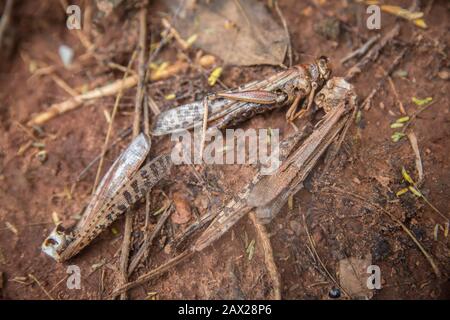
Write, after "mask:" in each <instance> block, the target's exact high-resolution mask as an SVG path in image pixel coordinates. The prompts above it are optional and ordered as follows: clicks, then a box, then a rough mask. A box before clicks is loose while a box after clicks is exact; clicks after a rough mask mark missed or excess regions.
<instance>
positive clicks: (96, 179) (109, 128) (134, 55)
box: [92, 50, 136, 193]
mask: <svg viewBox="0 0 450 320" xmlns="http://www.w3.org/2000/svg"><path fill="white" fill-rule="evenodd" d="M135 57H136V50H134V52H133V54H132V55H131V59H130V61H129V62H128V66H127V71H125V73H124V75H123V79H125V78H126V77H127V75H128V70H130V69H131V66H132V65H133V62H134V59H135ZM122 84H123V83H122ZM123 90H124V86H123V85H122V86H121V87H120V89H119V92H118V93H117V96H116V101H115V102H114V107H113V111H112V114H111V121H110V122H109V125H108V131H107V132H106V137H105V141H104V142H103V147H102V151H101V154H100V162H99V164H98V168H97V173H96V175H95V180H94V185H93V186H92V193H94V192H95V189H96V188H97V184H98V181H99V179H100V173H101V171H102V167H103V161H104V158H105V154H106V151H107V149H108V144H109V138H110V136H111V132H112V127H113V123H114V119H115V118H116V114H117V109H118V108H119V103H120V100H121V99H122V95H123Z"/></svg>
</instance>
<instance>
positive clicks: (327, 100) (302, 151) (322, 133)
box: [114, 77, 357, 294]
mask: <svg viewBox="0 0 450 320" xmlns="http://www.w3.org/2000/svg"><path fill="white" fill-rule="evenodd" d="M356 98H357V97H356V94H355V92H354V89H353V86H352V85H351V84H350V83H348V82H347V81H346V80H345V79H344V78H339V77H334V78H332V79H330V80H328V81H327V83H326V84H325V86H324V87H323V88H322V89H321V90H320V91H319V92H318V93H317V95H316V97H315V100H314V102H315V104H316V107H317V108H318V109H323V110H324V112H325V116H324V117H323V118H322V120H321V121H320V122H319V123H318V124H316V126H315V127H314V130H312V133H310V132H311V130H310V129H305V130H302V131H299V132H296V133H294V134H293V135H291V136H289V137H287V138H286V139H284V140H283V141H282V142H281V145H280V158H281V160H282V165H281V166H280V167H279V168H278V169H277V171H276V172H275V173H274V174H272V175H270V176H263V175H261V173H260V172H258V173H257V174H256V175H255V176H254V177H253V179H252V180H251V181H250V182H249V183H248V184H247V185H246V186H245V187H244V188H243V189H242V190H241V191H240V192H239V193H238V194H237V195H236V196H235V197H233V199H231V200H230V201H229V202H228V203H227V204H226V205H224V206H223V207H222V208H221V209H219V210H218V211H216V212H210V213H207V214H206V215H205V217H204V218H203V217H202V218H201V220H202V225H206V224H207V223H209V225H208V227H207V228H206V229H205V231H203V232H202V233H201V234H200V236H199V237H198V238H197V239H196V240H195V241H194V243H193V244H192V246H191V247H190V248H189V249H186V250H185V251H183V252H182V253H180V254H179V255H177V256H175V257H174V258H172V259H170V260H169V261H168V262H166V263H165V264H163V265H161V266H159V267H157V268H156V269H154V270H152V271H150V272H148V273H146V274H143V275H141V276H140V277H139V278H138V279H137V280H136V281H135V282H133V283H130V284H127V285H124V286H122V287H120V288H118V289H117V290H116V291H115V292H114V294H119V293H121V292H124V291H125V290H129V289H131V288H133V287H135V286H137V285H139V284H142V283H144V282H146V281H149V280H151V279H153V278H155V277H157V276H159V275H161V274H162V273H164V272H166V271H168V270H169V269H170V268H173V267H174V266H176V265H178V264H179V263H181V262H182V261H184V260H185V259H186V258H188V257H190V256H192V255H193V254H194V253H195V252H199V251H201V250H203V249H204V248H206V247H208V246H209V245H211V244H212V243H214V242H215V241H217V240H218V239H220V238H221V237H222V235H224V234H225V233H226V232H227V231H229V230H230V229H231V228H232V227H233V226H234V225H235V224H236V223H237V222H238V221H239V220H240V219H241V218H242V217H244V216H245V215H246V214H247V213H249V212H250V211H251V210H256V215H257V218H258V220H260V221H261V222H262V223H268V222H270V221H271V220H272V219H273V218H274V217H275V216H276V214H277V213H278V212H279V211H280V210H281V208H282V207H283V205H284V204H285V203H286V201H287V199H288V197H289V196H290V195H292V194H294V193H296V192H297V191H298V190H300V189H301V188H302V182H303V181H304V180H305V179H306V177H307V176H308V175H309V173H310V172H311V171H312V169H313V168H314V167H315V165H316V164H317V162H318V160H319V159H320V157H321V156H322V155H323V154H324V153H325V151H326V150H327V149H328V147H329V146H330V144H331V143H337V145H339V144H340V143H341V142H342V140H343V138H344V137H345V133H346V131H347V129H348V128H349V126H350V125H351V123H352V119H353V117H354V115H355V112H356V110H357V107H356ZM336 150H339V148H336Z"/></svg>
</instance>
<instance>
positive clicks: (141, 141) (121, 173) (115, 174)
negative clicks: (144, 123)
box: [75, 133, 151, 233]
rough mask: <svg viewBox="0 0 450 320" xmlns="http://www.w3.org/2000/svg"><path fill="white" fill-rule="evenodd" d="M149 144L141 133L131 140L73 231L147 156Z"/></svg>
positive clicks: (81, 225) (131, 174) (108, 172)
mask: <svg viewBox="0 0 450 320" xmlns="http://www.w3.org/2000/svg"><path fill="white" fill-rule="evenodd" d="M150 146H151V141H150V139H149V138H148V137H147V136H146V135H145V134H143V133H141V134H139V135H138V136H137V137H136V138H134V139H133V140H132V141H131V143H130V144H129V145H128V147H127V148H126V149H125V150H124V151H123V152H122V153H121V154H120V155H119V157H118V158H117V159H116V160H115V161H114V163H113V164H112V166H111V167H110V168H109V170H108V171H107V172H106V174H105V175H104V176H103V178H102V180H101V181H100V183H99V184H98V187H97V189H96V190H95V193H94V194H93V196H92V198H91V200H90V202H89V204H88V206H87V208H86V210H85V212H84V214H83V217H82V219H81V221H80V222H79V223H78V225H77V227H76V229H75V233H77V230H79V229H81V228H83V227H84V225H85V224H86V223H87V222H88V221H89V220H90V219H92V215H95V212H96V211H98V210H99V209H100V208H102V207H103V206H104V205H105V201H107V200H108V199H111V197H112V196H113V195H114V194H115V193H116V192H117V190H118V189H119V188H120V187H121V186H122V185H123V183H124V182H125V181H128V180H129V179H130V178H131V177H132V176H133V175H134V173H135V172H136V171H137V170H138V169H139V167H140V166H141V165H142V163H143V162H144V160H145V158H146V157H147V155H148V153H149V151H150Z"/></svg>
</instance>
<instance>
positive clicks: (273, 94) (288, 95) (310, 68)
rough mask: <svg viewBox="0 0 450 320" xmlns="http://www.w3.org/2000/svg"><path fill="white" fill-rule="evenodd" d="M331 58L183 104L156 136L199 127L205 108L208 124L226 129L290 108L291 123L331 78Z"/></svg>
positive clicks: (162, 119)
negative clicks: (260, 115) (206, 109)
mask: <svg viewBox="0 0 450 320" xmlns="http://www.w3.org/2000/svg"><path fill="white" fill-rule="evenodd" d="M330 75H331V69H330V67H329V65H328V58H326V57H320V58H319V59H317V60H316V61H315V62H313V63H310V64H302V65H297V66H294V67H292V68H290V69H288V70H285V71H281V72H279V73H276V74H274V75H273V76H271V77H269V78H268V79H265V80H261V81H254V82H251V83H248V84H245V85H243V86H241V87H239V88H236V89H234V90H229V91H224V92H218V93H215V94H211V95H209V96H207V97H205V99H206V100H207V103H206V104H205V101H204V100H205V99H203V100H200V101H196V102H192V103H188V104H185V105H181V106H179V107H176V108H173V109H170V110H167V111H165V112H162V113H161V114H159V115H158V117H157V119H156V122H155V124H154V128H153V132H152V134H153V135H156V136H160V135H165V134H170V133H176V132H180V131H183V130H188V129H191V128H194V127H195V126H199V125H201V124H202V121H203V120H204V119H203V117H204V113H205V105H206V106H207V108H208V113H207V114H208V119H207V121H208V123H210V122H214V124H213V128H217V129H222V128H225V127H229V126H233V125H236V124H238V123H240V122H242V121H245V120H247V119H249V118H251V117H253V116H254V115H255V114H259V113H264V112H267V111H269V110H273V109H277V108H280V107H283V106H286V105H290V108H289V110H288V112H287V118H288V120H289V121H293V120H294V119H295V118H297V117H298V116H300V115H301V113H302V111H300V112H296V110H297V108H298V106H299V104H300V101H301V100H302V99H307V100H308V108H309V107H310V106H311V104H312V101H313V97H314V94H315V92H316V90H317V88H320V87H321V86H322V85H323V84H324V83H325V82H326V81H327V80H328V79H329V77H330Z"/></svg>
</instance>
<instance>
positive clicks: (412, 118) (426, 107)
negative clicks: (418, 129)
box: [402, 100, 436, 133]
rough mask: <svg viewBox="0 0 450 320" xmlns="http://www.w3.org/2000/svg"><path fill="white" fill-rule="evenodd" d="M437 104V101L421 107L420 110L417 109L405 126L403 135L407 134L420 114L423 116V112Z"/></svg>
mask: <svg viewBox="0 0 450 320" xmlns="http://www.w3.org/2000/svg"><path fill="white" fill-rule="evenodd" d="M435 103H436V100H435V101H432V102H430V103H429V104H426V105H424V106H421V107H420V108H419V109H417V110H416V111H415V112H414V113H413V114H412V115H411V116H410V117H409V121H408V122H407V123H406V124H405V126H404V127H403V129H402V133H405V132H406V129H408V128H409V127H410V125H411V124H412V123H413V122H414V120H416V118H417V116H418V115H419V114H421V113H422V112H423V111H425V110H428V108H429V107H431V106H432V105H434V104H435Z"/></svg>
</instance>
